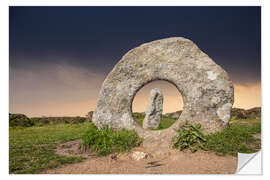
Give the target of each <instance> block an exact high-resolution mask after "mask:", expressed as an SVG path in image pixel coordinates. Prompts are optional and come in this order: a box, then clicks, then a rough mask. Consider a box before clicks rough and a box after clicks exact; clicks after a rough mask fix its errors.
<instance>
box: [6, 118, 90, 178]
mask: <svg viewBox="0 0 270 180" xmlns="http://www.w3.org/2000/svg"><path fill="white" fill-rule="evenodd" d="M92 127H93V124H92V123H89V122H85V123H80V124H56V125H46V126H32V127H27V128H25V127H20V126H17V127H10V128H9V173H11V174H33V173H39V172H40V171H41V170H44V169H50V168H55V167H57V166H59V165H61V164H66V163H74V162H79V161H81V160H82V159H83V158H82V157H79V156H72V157H66V156H60V155H57V154H55V149H56V147H57V145H58V144H59V143H64V142H67V141H71V140H75V139H78V138H81V137H82V135H83V134H84V133H85V132H87V131H88V130H90V129H91V128H92Z"/></svg>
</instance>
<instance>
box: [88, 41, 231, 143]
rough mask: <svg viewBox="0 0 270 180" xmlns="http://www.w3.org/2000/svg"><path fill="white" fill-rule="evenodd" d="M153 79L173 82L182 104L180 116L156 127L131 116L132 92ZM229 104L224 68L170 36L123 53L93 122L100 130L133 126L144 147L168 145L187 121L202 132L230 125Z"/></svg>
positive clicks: (107, 81)
mask: <svg viewBox="0 0 270 180" xmlns="http://www.w3.org/2000/svg"><path fill="white" fill-rule="evenodd" d="M228 53H229V52H228ZM155 80H165V81H168V82H170V83H172V84H174V85H175V86H176V88H177V89H178V90H179V92H180V93H181V95H182V97H183V103H184V107H183V111H182V113H181V115H180V117H179V118H178V120H177V121H176V122H175V123H174V124H173V125H172V126H170V127H169V128H167V129H164V130H160V131H150V130H147V129H144V128H142V127H141V126H139V125H138V124H137V123H136V122H135V120H134V118H133V115H132V102H133V99H134V97H135V95H136V93H137V92H138V91H139V90H140V89H141V88H142V87H143V86H144V85H146V84H148V83H150V82H152V81H155ZM233 102H234V89H233V83H232V81H231V80H230V78H229V76H228V74H227V73H226V72H225V71H224V69H222V67H220V66H219V65H217V64H216V63H215V62H214V61H213V60H212V59H211V58H210V57H209V56H208V55H207V54H206V53H204V52H203V51H202V50H200V49H199V48H198V46H197V45H196V44H194V43H193V42H192V41H191V40H188V39H186V38H182V37H172V38H167V39H161V40H156V41H152V42H148V43H145V44H142V45H140V46H138V47H136V48H134V49H131V50H130V51H128V52H127V53H126V54H125V55H124V56H123V57H122V59H121V60H120V61H119V62H118V63H117V64H116V65H115V67H114V68H113V70H112V71H111V72H110V73H109V74H108V76H107V77H106V79H105V81H104V82H103V84H102V87H101V90H100V93H99V97H98V100H97V107H96V109H95V112H94V114H93V119H92V121H93V123H94V124H95V125H96V126H97V127H98V128H102V127H104V126H106V125H107V126H109V127H112V128H114V129H123V128H125V129H130V130H132V129H133V130H135V131H136V132H137V133H138V135H139V136H140V137H142V138H144V141H143V145H144V144H145V146H146V144H147V142H151V143H152V144H153V143H155V144H157V145H158V146H169V144H170V142H171V140H172V138H173V137H174V136H175V135H176V134H177V133H176V131H175V129H178V128H179V126H180V125H181V124H183V123H185V122H188V123H190V124H197V123H200V124H201V131H202V132H204V133H214V132H217V131H220V130H222V129H224V128H226V127H228V124H229V119H230V112H231V108H232V105H233Z"/></svg>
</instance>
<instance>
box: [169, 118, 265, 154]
mask: <svg viewBox="0 0 270 180" xmlns="http://www.w3.org/2000/svg"><path fill="white" fill-rule="evenodd" d="M260 132H261V123H260V122H259V120H252V119H245V120H242V119H238V120H237V121H236V122H233V123H231V125H230V126H229V127H228V128H225V129H224V130H223V131H220V132H217V133H213V134H209V135H206V136H204V135H203V134H201V132H200V131H199V129H198V128H196V126H191V125H184V126H183V127H181V128H180V130H179V131H178V136H176V137H175V138H174V141H173V145H174V147H175V148H178V149H180V150H184V149H187V148H188V149H190V150H191V151H192V152H195V151H196V150H197V149H199V148H200V149H203V150H210V151H214V152H216V154H217V155H226V154H229V155H233V156H236V155H237V153H238V152H240V153H254V152H257V151H258V150H259V149H260V148H261V140H260V139H256V138H255V137H253V134H256V133H260Z"/></svg>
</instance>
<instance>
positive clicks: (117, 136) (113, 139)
mask: <svg viewBox="0 0 270 180" xmlns="http://www.w3.org/2000/svg"><path fill="white" fill-rule="evenodd" d="M141 142H142V139H141V138H140V137H139V136H138V135H137V133H136V132H135V131H129V130H125V129H123V130H119V131H114V130H113V129H112V128H109V127H104V128H102V129H101V130H98V129H97V128H96V127H93V128H91V130H89V131H87V132H86V133H85V134H84V135H83V136H82V142H81V148H82V149H83V150H87V149H90V151H92V152H96V153H97V154H98V155H107V154H110V153H114V152H124V151H128V150H130V149H131V148H133V147H135V146H139V145H140V144H141Z"/></svg>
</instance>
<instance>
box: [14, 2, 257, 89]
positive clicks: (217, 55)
mask: <svg viewBox="0 0 270 180" xmlns="http://www.w3.org/2000/svg"><path fill="white" fill-rule="evenodd" d="M260 26H261V22H260V7H11V8H10V66H11V67H14V68H20V69H24V68H27V67H28V66H34V67H39V66H42V65H45V64H57V63H59V64H61V63H63V61H64V63H68V64H71V65H73V66H78V67H84V68H88V69H89V71H96V72H99V73H102V74H107V73H108V72H109V71H110V70H111V69H112V67H113V66H114V65H115V64H116V63H117V62H118V60H119V59H121V57H122V56H123V55H124V54H125V53H126V52H127V51H128V50H130V49H131V48H134V47H136V46H138V45H140V44H142V43H145V42H149V41H152V40H156V39H161V38H166V37H172V36H183V37H186V38H189V39H191V40H192V41H194V42H195V43H196V44H197V45H198V46H199V48H201V49H202V50H203V51H204V52H206V53H207V54H208V55H209V56H210V57H211V58H213V59H214V60H215V61H216V63H217V64H219V65H221V66H222V67H223V68H224V69H225V70H226V71H227V72H228V73H229V74H230V76H231V78H232V79H233V81H234V82H235V83H239V84H246V83H253V82H256V81H260V58H261V57H260V51H261V47H260V44H261V29H260V28H261V27H260Z"/></svg>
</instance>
